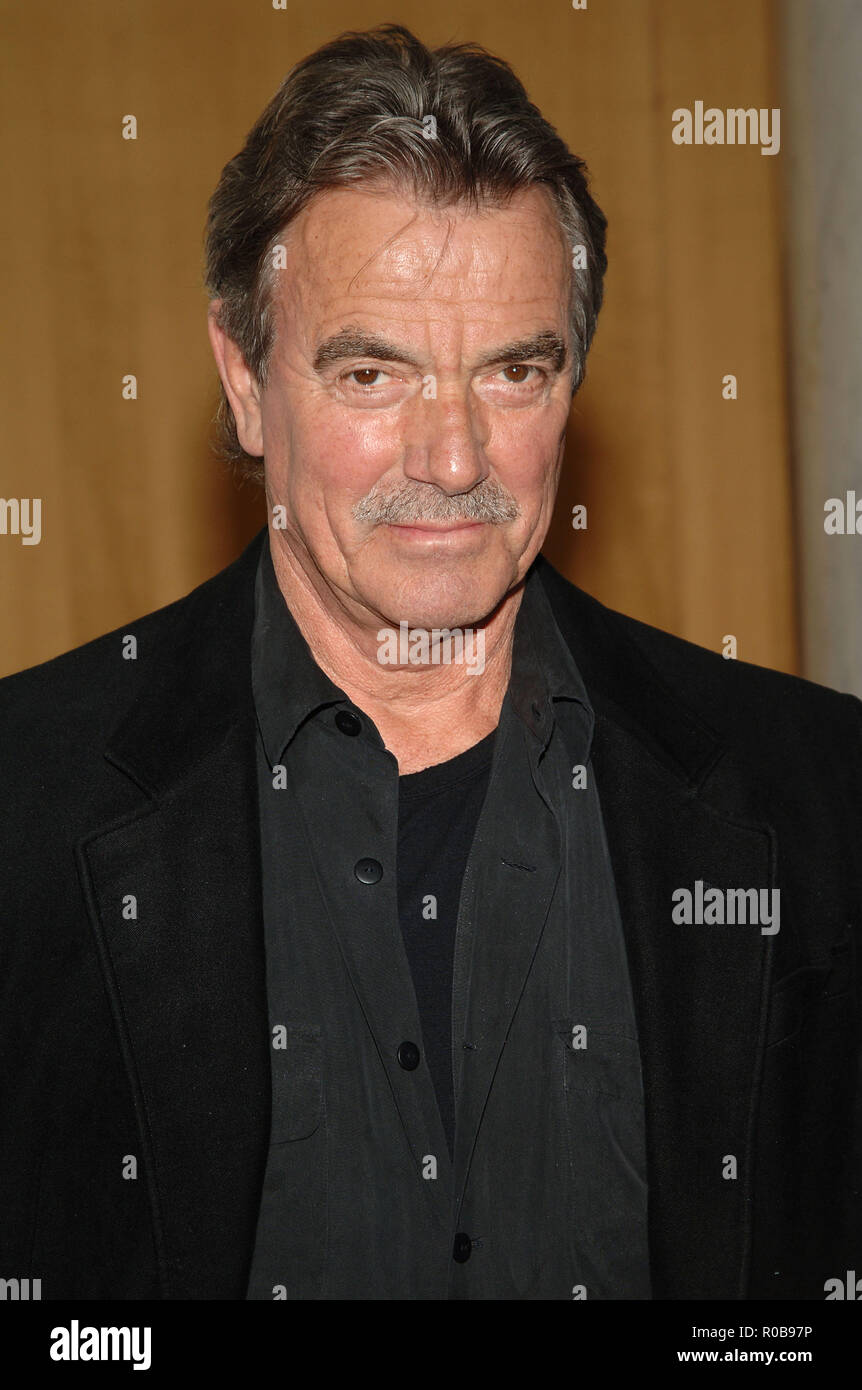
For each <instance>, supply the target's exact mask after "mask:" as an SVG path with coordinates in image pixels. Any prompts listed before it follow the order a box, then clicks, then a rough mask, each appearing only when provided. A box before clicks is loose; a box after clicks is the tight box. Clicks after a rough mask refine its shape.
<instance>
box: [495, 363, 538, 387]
mask: <svg viewBox="0 0 862 1390" xmlns="http://www.w3.org/2000/svg"><path fill="white" fill-rule="evenodd" d="M500 370H501V372H503V373H508V375H507V376H506V380H507V381H508V382H509V384H510V385H511V386H523V384H524V382H526V381H529V380H530V373H531V372H533V373H535V372H537V371H538V370H539V368H538V367H533V366H530V364H529V363H528V362H510V363H509V365H508V367H501V368H500Z"/></svg>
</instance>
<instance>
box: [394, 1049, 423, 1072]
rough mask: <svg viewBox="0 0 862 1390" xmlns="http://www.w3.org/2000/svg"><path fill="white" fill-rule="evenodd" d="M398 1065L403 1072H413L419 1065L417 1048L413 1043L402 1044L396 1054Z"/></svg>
mask: <svg viewBox="0 0 862 1390" xmlns="http://www.w3.org/2000/svg"><path fill="white" fill-rule="evenodd" d="M395 1056H396V1057H397V1058H398V1065H399V1066H400V1067H403V1068H404V1070H405V1071H415V1070H416V1068H417V1067H418V1065H419V1048H418V1047H417V1046H416V1044H415V1043H412V1042H403V1043H402V1044H401V1046H400V1047H399V1049H398V1051H397V1052H396V1054H395Z"/></svg>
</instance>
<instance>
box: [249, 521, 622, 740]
mask: <svg viewBox="0 0 862 1390" xmlns="http://www.w3.org/2000/svg"><path fill="white" fill-rule="evenodd" d="M251 665H252V688H253V691H254V703H255V710H256V712H257V721H258V727H259V729H260V733H261V738H262V739H263V746H264V749H265V751H266V755H267V759H268V761H269V764H270V766H275V764H276V763H278V762H279V761H280V760H281V758H282V756H283V754H284V751H285V749H286V748H287V747H288V745H289V744H290V742H291V741H292V739H293V738H294V737H295V735H296V733H297V731H298V730H299V728H300V727H301V726H302V725H303V724H304V723H305V722H306V721H307V720H308V719H310V718H312V716H313V715H315V714H317V713H318V711H319V710H321V709H324V708H327V707H331V706H335V705H343V706H345V707H347V708H350V709H354V710H355V711H356V713H357V714H358V715H359V716H360V717H362V711H361V710H359V709H358V708H357V707H355V706H353V705H352V702H351V700H350V699H349V697H348V696H347V695H346V694H345V692H344V691H343V690H341V689H339V687H338V686H337V685H336V684H335V683H334V681H332V680H330V678H329V676H327V675H326V673H325V672H324V671H323V670H322V669H321V667H320V666H318V664H317V662H316V661H315V659H314V657H313V656H312V654H311V649H310V648H309V646H308V643H307V642H306V640H305V638H304V637H303V635H302V633H301V631H300V629H299V627H298V625H297V623H296V620H295V619H294V617H293V615H292V613H291V611H290V609H289V608H288V606H287V603H286V602H285V600H284V596H283V595H282V592H281V590H280V588H279V586H278V580H277V579H276V576H275V569H274V567H273V563H272V554H271V551H270V545H269V536H268V535H267V536H266V537H265V539H264V544H263V546H262V547H261V553H260V561H259V563H258V567H257V574H256V577H255V616H254V629H253V633H252V646H251ZM507 695H508V698H509V700H510V702H511V705H512V707H513V709H514V711H515V713H516V714H517V715H518V717H519V719H520V720H521V722H522V723H523V724H524V725H525V726H526V728H527V729H528V730H529V732H530V734H531V735H532V736H533V738H534V739H535V740H536V741H537V742H538V744H539V745H540V751H541V750H543V749H544V748H545V747H547V744H548V742H549V740H550V737H551V733H552V730H553V727H554V724H555V720H556V715H557V713H558V712H559V711H560V710H561V709H565V711H566V718H567V722H570V723H571V727H572V730H573V737H574V739H575V740H576V747H577V750H578V751H579V754H580V756H579V761H582V762H584V763H586V761H587V758H588V756H589V749H590V745H591V743H592V733H593V725H594V715H593V710H592V706H591V704H590V700H589V696H588V695H587V690H586V687H585V685H584V682H583V680H582V678H581V674H580V672H579V670H578V668H577V665H576V664H575V659H574V657H573V655H572V652H571V650H570V648H569V647H568V645H567V644H566V642H565V641H564V639H563V636H562V634H561V633H560V630H559V628H558V626H557V623H556V620H555V618H554V615H553V611H552V609H551V605H550V601H549V599H548V597H547V595H546V593H545V590H544V586H543V585H542V582H541V579H540V577H539V575H538V573H537V571H536V569H535V567H533V568H532V569H531V570H530V571H529V573H528V575H527V578H526V580H525V582H524V592H523V597H522V600H521V605H520V608H519V609H518V615H517V617H516V619H515V631H514V635H513V642H512V671H511V676H510V678H509V687H508V691H507ZM571 721H573V723H572V722H571ZM363 723H364V724H365V725H366V727H368V726H369V725H370V721H369V720H368V719H367V717H365V718H364V719H363ZM376 741H379V742H380V746H381V747H382V746H383V745H382V741H381V740H379V736H378V738H377V740H376Z"/></svg>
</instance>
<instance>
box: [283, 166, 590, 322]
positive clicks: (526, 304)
mask: <svg viewBox="0 0 862 1390" xmlns="http://www.w3.org/2000/svg"><path fill="white" fill-rule="evenodd" d="M281 241H282V243H283V244H284V246H285V250H286V256H285V261H286V266H285V270H284V272H283V273H282V277H281V280H280V283H279V284H277V285H276V286H275V298H276V299H281V301H282V307H283V308H284V309H285V310H288V311H289V310H290V308H291V307H292V308H293V311H294V312H301V313H302V314H303V316H304V317H309V318H312V319H314V320H316V321H317V322H320V321H321V320H323V319H327V318H328V317H329V315H330V314H333V313H339V312H344V311H345V310H349V309H350V308H352V307H356V308H361V307H362V305H363V304H365V305H366V306H370V305H372V304H374V303H378V304H380V303H381V302H390V303H393V302H399V303H402V304H403V303H405V302H406V303H413V304H416V305H417V307H418V306H419V305H425V306H428V305H433V304H445V303H448V304H449V305H450V306H459V307H461V308H463V309H465V310H466V311H467V312H469V309H470V306H471V305H473V306H476V305H480V304H485V305H489V304H491V305H496V306H497V307H498V308H500V309H505V308H506V307H507V306H508V307H511V308H512V309H513V310H515V311H518V310H519V309H523V310H530V309H532V310H534V311H535V312H539V313H544V314H547V313H548V312H554V311H557V315H558V314H559V312H560V310H561V307H562V306H563V304H564V302H565V301H567V296H568V286H569V253H568V249H567V247H566V244H565V238H564V235H563V232H562V229H561V227H560V222H559V218H558V216H557V213H556V209H555V207H554V204H553V201H552V198H551V195H550V193H549V192H548V191H547V190H546V189H544V188H541V187H538V186H537V187H533V188H529V189H526V190H523V191H520V192H518V193H516V194H514V195H513V196H512V197H511V199H510V200H509V201H508V202H507V203H506V204H504V205H502V206H494V205H489V204H484V205H482V206H480V207H479V208H478V209H475V208H469V207H467V206H465V205H464V204H455V205H453V206H450V207H446V208H440V207H436V208H435V207H429V206H427V205H424V204H421V203H417V202H416V201H415V200H414V199H413V198H412V197H411V196H409V194H406V193H405V194H402V193H399V192H396V191H394V190H391V189H383V188H373V187H367V186H366V187H360V188H356V189H331V190H328V191H327V192H325V193H321V194H318V195H317V197H315V198H314V199H313V200H312V201H311V203H309V204H308V205H307V207H305V208H304V209H303V211H302V212H301V213H300V214H299V216H298V217H296V218H294V220H293V221H292V222H291V224H290V225H289V226H288V227H287V228H286V229H285V233H284V235H283V236H282V237H281ZM563 312H564V310H563Z"/></svg>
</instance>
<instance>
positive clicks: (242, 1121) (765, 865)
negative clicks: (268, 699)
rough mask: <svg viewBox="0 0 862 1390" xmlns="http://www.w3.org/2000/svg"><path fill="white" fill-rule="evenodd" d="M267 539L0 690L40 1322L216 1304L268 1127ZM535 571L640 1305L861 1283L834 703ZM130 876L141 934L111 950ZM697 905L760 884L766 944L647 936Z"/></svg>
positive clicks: (17, 1047) (8, 959)
mask: <svg viewBox="0 0 862 1390" xmlns="http://www.w3.org/2000/svg"><path fill="white" fill-rule="evenodd" d="M264 535H265V533H264V532H262V533H261V534H260V535H259V536H258V537H256V539H255V540H254V541H253V542H252V544H251V545H250V546H249V547H248V548H247V549H246V551H245V552H244V553H243V554H242V555H241V556H240V557H239V559H238V560H237V561H235V563H234V564H232V565H231V566H230V567H229V568H227V569H226V570H224V571H222V572H221V573H220V574H217V575H216V576H215V577H214V578H213V579H211V580H209V581H208V582H207V583H206V584H203V585H201V586H200V587H199V588H197V589H195V590H194V591H193V592H192V593H191V594H189V595H188V596H187V597H186V598H183V599H181V600H180V601H179V602H177V603H174V604H171V605H170V606H169V607H167V608H164V609H161V610H160V611H158V612H156V613H152V614H149V615H148V616H146V617H144V618H141V619H140V620H138V621H136V622H134V623H130V624H127V625H126V627H125V628H123V629H119V630H118V631H117V632H114V633H109V634H108V635H106V636H104V637H100V638H98V639H97V640H96V641H94V642H90V643H88V644H87V645H86V646H84V647H81V648H79V649H77V650H76V651H72V652H69V653H67V654H66V655H64V656H61V657H58V658H57V659H56V660H54V661H50V662H46V663H45V664H44V665H41V666H37V667H34V668H33V669H31V670H29V671H24V672H21V673H20V674H18V675H15V676H11V677H9V678H7V679H6V680H4V681H2V682H0V738H2V748H1V749H0V776H2V798H0V800H2V804H0V856H2V860H0V990H2V1009H0V1057H2V1083H0V1084H2V1098H0V1189H2V1194H3V1195H2V1201H0V1262H2V1270H0V1273H2V1275H3V1277H5V1278H12V1277H18V1278H27V1277H30V1278H34V1279H41V1280H42V1289H43V1297H44V1298H66V1297H77V1298H95V1299H101V1298H128V1299H140V1298H192V1299H211V1298H222V1299H238V1298H242V1297H243V1296H244V1293H245V1288H246V1280H247V1277H248V1272H249V1267H250V1260H251V1254H252V1248H253V1242H254V1236H255V1222H256V1218H257V1211H258V1205H259V1200H260V1190H261V1184H262V1180H263V1174H264V1167H265V1161H266V1154H267V1146H268V1141H269V1105H270V1075H269V1050H268V1034H267V1029H266V1027H265V1026H264V1027H262V1026H260V1020H261V1018H265V1017H266V992H265V974H264V956H263V925H262V915H261V885H260V864H259V830H258V811H257V789H256V782H255V760H254V736H255V724H254V710H253V703H252V692H251V683H250V662H249V649H250V638H251V629H252V621H253V601H254V576H255V569H256V565H257V561H258V556H259V551H260V546H261V544H262V543H263V538H264ZM537 564H538V568H539V571H540V574H541V578H542V582H543V584H544V585H545V587H546V590H547V592H548V595H549V597H550V599H551V602H552V604H553V607H554V611H555V613H556V616H557V621H558V623H559V625H560V628H561V631H562V633H563V635H564V637H565V638H566V640H567V641H568V642H569V643H570V645H571V648H572V651H573V653H574V656H575V660H576V662H577V665H578V667H579V669H580V671H581V674H582V675H583V678H584V681H585V683H586V687H587V690H588V692H589V695H590V699H591V701H592V703H593V706H594V709H595V713H596V733H595V741H594V749H593V762H594V767H595V773H596V778H597V785H598V788H599V792H600V796H601V801H602V808H603V812H604V816H605V823H606V831H607V836H608V841H609V845H610V850H611V856H612V860H613V865H614V872H615V876H616V882H617V893H618V897H619V901H620V908H621V911H622V917H623V923H624V929H625V933H626V941H627V948H628V953H629V963H630V964H629V968H630V972H631V977H632V987H633V992H634V1000H635V1008H636V1012H637V1016H638V1026H639V1032H640V1037H641V1051H642V1065H643V1073H644V1088H645V1104H646V1138H647V1160H648V1176H649V1238H650V1259H651V1274H652V1283H653V1290H654V1296H655V1297H657V1298H672V1299H680V1298H707V1297H715V1298H730V1299H735V1298H779V1297H781V1298H808V1299H823V1298H824V1296H825V1293H824V1288H823V1285H824V1282H825V1280H826V1279H827V1278H833V1277H834V1278H839V1279H843V1278H844V1276H845V1272H846V1271H847V1270H848V1269H862V1241H861V1240H860V1235H861V1234H862V1219H860V1206H862V1200H860V1169H862V1080H860V1058H862V1048H860V1014H862V1010H860V977H859V933H860V919H862V911H860V907H861V906H862V892H860V889H862V884H860V871H859V865H860V846H862V816H860V787H862V741H860V732H862V719H860V715H862V705H860V702H859V701H858V700H856V699H855V698H853V697H850V696H843V695H839V694H836V693H834V692H832V691H829V690H826V689H824V688H821V687H819V686H815V685H812V684H809V683H808V682H805V681H801V680H798V679H794V678H791V677H788V676H784V675H780V674H778V673H776V672H773V671H767V670H763V669H760V668H757V667H753V666H749V665H746V664H744V663H742V662H736V661H725V660H724V659H722V658H721V657H720V656H718V655H717V654H715V653H711V652H708V651H706V650H703V649H701V648H699V647H695V646H693V645H691V644H689V643H687V642H683V641H681V640H680V639H678V638H675V637H672V636H670V635H668V634H666V633H663V632H660V631H658V630H657V629H655V628H651V627H648V626H645V625H644V624H642V623H639V622H636V621H634V620H633V619H631V618H627V617H624V616H623V615H621V614H619V613H615V612H612V611H611V610H609V609H607V608H605V607H603V605H602V604H600V603H598V602H597V601H596V600H595V599H593V598H591V597H590V596H589V595H587V594H585V593H583V592H582V591H580V590H578V589H576V588H575V587H573V586H572V585H570V584H569V583H567V582H566V581H565V580H564V579H563V578H562V577H561V576H560V575H559V574H558V573H557V571H556V570H554V569H553V568H552V567H551V566H550V565H549V564H548V563H547V562H546V561H544V560H539V561H538V562H537ZM127 634H133V635H134V637H135V638H136V641H137V657H136V659H134V660H126V659H124V656H123V647H124V641H123V639H124V636H125V635H127ZM213 788H215V791H213ZM204 789H206V791H205V792H204ZM132 879H133V880H134V884H135V888H136V890H137V894H138V895H140V896H144V897H146V917H147V923H148V926H147V931H146V934H143V933H142V934H141V935H140V936H135V935H134V934H133V933H132V934H130V933H129V932H128V931H127V930H121V928H125V927H127V922H126V920H124V918H123V911H124V904H125V910H126V912H127V913H128V912H129V911H130V910H131V908H130V905H129V904H128V903H127V902H125V899H126V898H127V895H128V894H129V892H130V891H131V889H130V886H129V885H130V882H131V881H132ZM697 879H701V880H703V881H704V882H706V883H707V884H711V885H715V886H718V887H722V888H724V887H729V886H740V887H748V886H753V885H757V886H763V885H766V884H770V885H771V886H773V887H775V888H778V889H779V890H780V893H781V928H780V931H779V932H778V934H777V935H774V936H764V935H761V934H760V932H759V931H758V930H757V929H752V928H751V927H750V926H749V927H746V928H740V929H738V934H736V935H734V934H732V933H731V934H730V935H728V933H726V932H722V933H720V934H716V936H715V938H714V941H713V939H712V938H710V936H709V927H708V926H701V927H698V928H686V927H684V926H679V925H675V924H674V923H673V922H672V920H671V904H670V902H669V900H668V896H667V893H666V885H667V884H668V883H674V884H676V885H678V886H679V887H686V886H687V887H689V888H691V887H692V886H693V885H694V883H695V881H696V880H697ZM695 932H696V933H697V935H696V936H695V935H694V934H693V933H695ZM728 942H730V945H728ZM178 1036H181V1037H182V1038H183V1039H184V1041H183V1044H182V1046H181V1047H180V1048H177V1046H176V1045H175V1040H176V1038H177V1037H178ZM705 1136H707V1137H708V1138H709V1143H712V1136H716V1140H715V1142H716V1143H717V1144H718V1146H719V1148H721V1149H722V1152H721V1153H720V1154H718V1157H717V1159H716V1156H715V1155H714V1154H712V1153H711V1152H710V1154H709V1159H708V1161H709V1162H710V1163H713V1162H718V1163H719V1164H720V1163H721V1162H722V1161H723V1159H724V1157H725V1155H728V1156H729V1155H732V1156H733V1157H734V1158H735V1159H736V1166H737V1177H736V1178H735V1179H732V1181H734V1182H735V1194H736V1199H735V1203H734V1206H733V1211H734V1218H733V1220H732V1222H728V1220H727V1202H726V1200H722V1201H721V1202H716V1206H715V1209H714V1210H711V1209H710V1208H709V1207H708V1205H707V1206H704V1203H703V1200H702V1199H701V1200H699V1201H697V1202H695V1201H694V1200H693V1198H692V1187H693V1186H694V1184H692V1175H693V1174H696V1173H697V1172H698V1165H702V1164H703V1163H704V1161H705V1158H704V1150H705V1143H704V1137H705ZM706 1147H709V1145H706ZM699 1186H700V1187H701V1188H702V1186H703V1185H702V1184H699ZM722 1195H723V1197H724V1196H725V1194H722ZM357 1296H361V1291H359V1290H358V1291H357Z"/></svg>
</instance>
